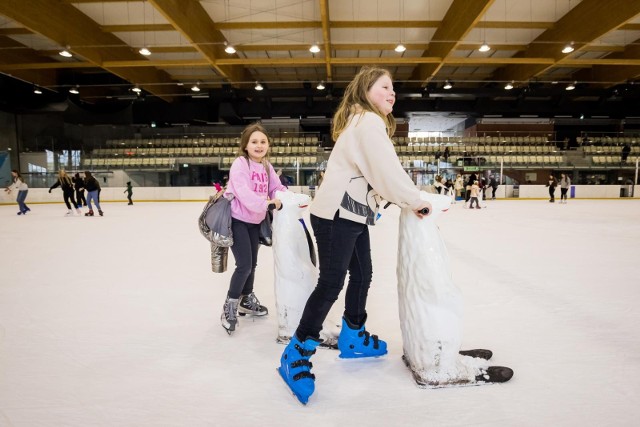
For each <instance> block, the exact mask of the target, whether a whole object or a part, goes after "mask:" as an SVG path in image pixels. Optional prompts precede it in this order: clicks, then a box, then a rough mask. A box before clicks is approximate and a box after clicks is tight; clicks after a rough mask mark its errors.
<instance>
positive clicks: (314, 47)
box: [309, 43, 320, 53]
mask: <svg viewBox="0 0 640 427" xmlns="http://www.w3.org/2000/svg"><path fill="white" fill-rule="evenodd" d="M309 52H311V53H318V52H320V46H318V45H317V44H316V43H314V44H312V45H311V47H310V48H309Z"/></svg>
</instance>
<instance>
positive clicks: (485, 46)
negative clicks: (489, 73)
mask: <svg viewBox="0 0 640 427" xmlns="http://www.w3.org/2000/svg"><path fill="white" fill-rule="evenodd" d="M478 50H479V51H480V52H489V51H490V50H491V46H489V45H488V44H487V42H483V43H482V46H480V47H479V48H478Z"/></svg>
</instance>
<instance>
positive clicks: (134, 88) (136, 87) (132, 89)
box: [131, 85, 142, 93]
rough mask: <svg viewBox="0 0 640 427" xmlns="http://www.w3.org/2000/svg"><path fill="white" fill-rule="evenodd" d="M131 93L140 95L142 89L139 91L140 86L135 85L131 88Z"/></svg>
mask: <svg viewBox="0 0 640 427" xmlns="http://www.w3.org/2000/svg"><path fill="white" fill-rule="evenodd" d="M131 91H132V92H135V93H140V92H142V89H140V86H138V85H135V86H134V87H133V88H131Z"/></svg>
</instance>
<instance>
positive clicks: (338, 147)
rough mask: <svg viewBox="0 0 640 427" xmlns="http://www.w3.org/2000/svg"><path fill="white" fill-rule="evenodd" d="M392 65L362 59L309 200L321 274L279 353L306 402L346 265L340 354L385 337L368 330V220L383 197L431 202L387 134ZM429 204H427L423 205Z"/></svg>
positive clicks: (357, 354) (367, 352)
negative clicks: (323, 331)
mask: <svg viewBox="0 0 640 427" xmlns="http://www.w3.org/2000/svg"><path fill="white" fill-rule="evenodd" d="M395 99H396V96H395V92H394V91H393V83H392V81H391V75H390V74H389V72H388V71H387V70H384V69H381V68H376V67H364V68H363V69H362V70H360V72H359V73H358V74H357V75H356V76H355V77H354V79H353V80H352V81H351V83H349V85H348V86H347V88H346V90H345V93H344V97H343V99H342V101H341V103H340V106H339V107H338V110H337V112H336V113H335V115H334V117H333V128H332V136H333V139H334V140H335V141H336V142H335V146H334V148H333V150H332V152H331V156H330V157H329V161H328V164H327V169H326V172H325V175H324V180H323V182H322V186H321V187H319V188H318V191H317V192H316V196H315V199H314V201H313V204H312V205H311V225H312V227H313V232H314V235H315V237H316V242H317V244H318V255H319V261H320V275H319V278H318V284H317V286H316V288H315V290H314V291H313V293H312V294H311V296H310V297H309V299H308V300H307V303H306V305H305V309H304V312H303V314H302V318H301V320H300V324H299V326H298V329H297V330H296V333H295V334H294V336H293V337H292V338H291V342H290V343H289V345H288V346H287V348H286V349H285V350H284V352H283V354H282V357H281V359H280V367H279V369H278V370H279V372H280V375H281V376H282V378H283V379H284V381H285V382H286V383H287V385H288V386H289V388H291V391H293V393H294V394H295V395H296V397H297V398H298V400H300V402H302V403H305V404H306V403H307V401H308V400H309V397H310V396H311V394H313V391H314V388H315V384H314V380H315V376H314V375H313V374H312V373H311V362H309V358H310V357H311V355H313V354H314V353H315V349H316V347H317V346H318V345H319V344H320V340H319V336H320V331H321V329H322V322H323V321H324V320H325V318H326V316H327V314H328V313H329V310H330V309H331V306H332V305H333V303H334V302H335V301H336V299H337V298H338V295H339V294H340V291H341V290H342V287H343V286H344V279H345V277H346V275H347V272H348V273H349V282H348V285H347V293H346V296H345V311H344V316H343V320H342V329H341V332H340V336H339V338H338V349H339V350H340V357H341V358H362V357H378V356H382V355H384V354H386V353H387V344H386V343H385V342H384V341H382V340H380V339H378V337H377V336H376V335H371V334H370V333H369V332H368V331H366V330H365V321H366V320H367V312H366V309H365V308H366V303H367V293H368V290H369V285H370V283H371V278H372V266H371V246H370V242H369V228H368V226H369V225H374V223H375V219H376V214H377V212H378V208H379V206H380V202H381V200H382V199H384V200H387V201H390V202H392V203H395V204H397V205H398V206H400V207H401V208H406V207H409V208H411V209H412V210H413V211H414V212H415V213H416V215H418V216H419V217H422V216H424V215H428V213H427V214H424V213H421V211H422V209H423V208H427V209H428V212H430V211H431V204H430V203H429V202H426V201H423V200H421V199H420V191H419V189H418V188H417V187H416V185H415V184H414V182H413V181H412V180H411V178H410V177H409V175H407V173H406V172H405V171H404V169H403V168H402V165H401V164H400V161H399V159H398V156H397V155H396V152H395V150H394V147H393V143H392V142H391V139H390V137H391V136H392V135H393V133H394V132H395V120H394V118H393V115H392V114H391V111H392V109H393V104H394V103H395ZM422 212H424V211H422Z"/></svg>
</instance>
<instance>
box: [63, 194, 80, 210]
mask: <svg viewBox="0 0 640 427" xmlns="http://www.w3.org/2000/svg"><path fill="white" fill-rule="evenodd" d="M73 193H74V191H73V190H62V197H63V198H64V203H65V205H67V209H69V210H71V209H76V208H77V207H78V204H77V203H76V198H75V197H73ZM69 201H71V203H73V207H71V203H69Z"/></svg>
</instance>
